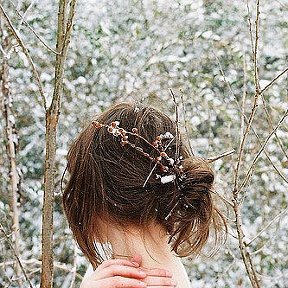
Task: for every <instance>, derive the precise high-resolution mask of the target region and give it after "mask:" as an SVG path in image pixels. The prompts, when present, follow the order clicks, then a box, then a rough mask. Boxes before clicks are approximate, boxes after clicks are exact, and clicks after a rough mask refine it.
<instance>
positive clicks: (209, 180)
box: [181, 157, 214, 194]
mask: <svg viewBox="0 0 288 288" xmlns="http://www.w3.org/2000/svg"><path fill="white" fill-rule="evenodd" d="M182 165H183V173H184V177H183V181H182V183H181V184H182V185H181V193H183V192H184V194H185V190H191V192H193V193H197V192H205V191H206V190H209V189H211V187H212V184H213V181H214V173H213V171H212V169H211V167H210V166H209V164H208V162H207V161H206V160H205V159H203V158H197V157H190V158H186V159H184V160H183V164H182ZM183 190H184V191H183Z"/></svg>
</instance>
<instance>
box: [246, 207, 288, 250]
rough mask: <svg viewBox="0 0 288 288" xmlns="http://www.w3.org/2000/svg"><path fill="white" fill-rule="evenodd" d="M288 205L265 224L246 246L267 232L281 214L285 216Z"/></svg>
mask: <svg viewBox="0 0 288 288" xmlns="http://www.w3.org/2000/svg"><path fill="white" fill-rule="evenodd" d="M287 211H288V207H286V208H285V209H284V210H283V211H281V213H279V214H278V215H276V216H275V217H274V218H273V219H272V220H271V221H270V222H269V223H268V224H267V225H265V226H264V227H263V228H262V229H261V230H260V231H259V232H258V233H257V234H256V235H255V237H253V238H252V240H250V241H249V243H247V244H246V246H250V245H251V244H252V243H253V242H254V241H255V240H256V239H257V238H258V237H259V236H260V235H261V234H262V233H263V232H265V231H266V230H267V229H268V228H269V227H270V226H271V225H272V224H273V223H274V222H276V221H277V219H279V218H280V217H281V216H283V215H284V214H285V213H287Z"/></svg>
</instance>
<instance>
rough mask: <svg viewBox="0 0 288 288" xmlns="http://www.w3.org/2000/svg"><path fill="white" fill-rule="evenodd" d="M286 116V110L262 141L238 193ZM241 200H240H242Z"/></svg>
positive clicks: (287, 114)
mask: <svg viewBox="0 0 288 288" xmlns="http://www.w3.org/2000/svg"><path fill="white" fill-rule="evenodd" d="M287 116H288V109H287V110H286V111H285V113H284V115H283V116H282V117H281V119H280V120H279V122H278V124H277V125H276V126H275V127H274V129H273V130H272V131H271V132H270V134H269V135H268V137H267V138H266V140H265V141H264V143H263V144H262V146H261V148H260V150H259V151H258V153H257V154H256V156H255V157H254V159H253V161H252V164H251V165H250V167H249V169H248V171H247V173H246V176H245V178H244V180H243V182H242V184H241V185H240V188H239V193H240V191H241V190H242V189H243V187H244V186H245V185H246V184H247V182H248V181H249V179H250V177H251V175H252V172H253V169H254V167H255V164H256V162H257V160H258V159H259V157H260V155H261V153H262V152H263V150H264V149H265V147H266V145H267V143H268V141H269V140H270V139H271V137H272V136H273V134H275V132H276V131H277V129H278V128H279V127H280V125H281V124H282V123H283V122H284V120H285V118H286V117H287ZM244 197H245V194H244V195H243V198H244ZM243 198H242V199H243ZM242 201H243V200H242Z"/></svg>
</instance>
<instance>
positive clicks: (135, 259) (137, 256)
mask: <svg viewBox="0 0 288 288" xmlns="http://www.w3.org/2000/svg"><path fill="white" fill-rule="evenodd" d="M130 261H131V262H136V263H138V264H139V266H140V265H141V263H142V256H141V255H140V254H135V255H134V256H133V257H132V258H131V259H130Z"/></svg>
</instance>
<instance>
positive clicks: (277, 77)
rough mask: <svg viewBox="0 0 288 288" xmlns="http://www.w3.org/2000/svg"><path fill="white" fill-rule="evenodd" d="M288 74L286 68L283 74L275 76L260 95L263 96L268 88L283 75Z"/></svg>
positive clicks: (287, 68)
mask: <svg viewBox="0 0 288 288" xmlns="http://www.w3.org/2000/svg"><path fill="white" fill-rule="evenodd" d="M287 72H288V67H286V68H285V69H284V70H283V71H282V72H281V73H279V74H278V75H277V76H275V77H274V78H273V79H272V80H271V81H270V83H268V84H267V85H266V86H265V87H264V88H263V89H262V90H261V91H260V92H259V93H260V94H263V93H264V92H265V91H266V90H267V89H268V88H270V87H271V86H272V85H273V84H274V83H275V82H276V81H277V80H278V79H279V78H280V77H281V76H282V75H284V74H285V73H287Z"/></svg>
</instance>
